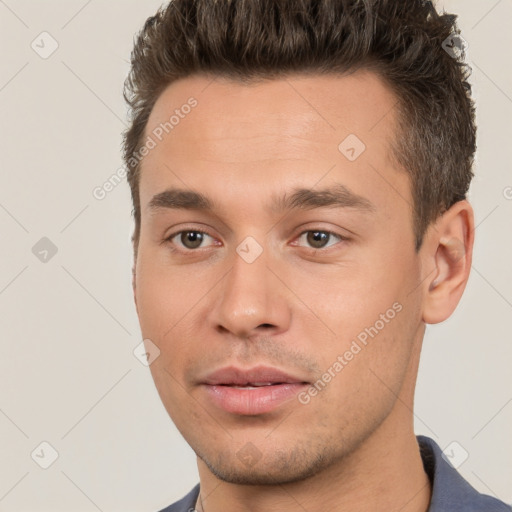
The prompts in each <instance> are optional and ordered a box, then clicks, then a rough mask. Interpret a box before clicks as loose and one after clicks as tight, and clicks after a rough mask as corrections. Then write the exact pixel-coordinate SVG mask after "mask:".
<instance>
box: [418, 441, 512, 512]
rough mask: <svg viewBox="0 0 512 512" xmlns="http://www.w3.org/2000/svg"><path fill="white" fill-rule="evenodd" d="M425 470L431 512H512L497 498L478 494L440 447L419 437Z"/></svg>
mask: <svg viewBox="0 0 512 512" xmlns="http://www.w3.org/2000/svg"><path fill="white" fill-rule="evenodd" d="M417 439H418V444H419V446H420V452H421V457H422V459H423V465H424V467H425V471H426V473H427V474H428V476H429V478H430V481H431V483H432V498H431V502H430V507H429V510H428V512H457V511H460V512H462V511H464V512H512V508H511V507H510V506H509V505H507V504H505V503H503V502H502V501H500V500H497V499H496V498H493V497H491V496H487V495H485V494H481V493H479V492H478V491H477V490H476V489H474V488H473V487H472V486H471V485H470V484H469V483H468V482H467V481H466V480H464V478H462V476H461V475H460V474H459V473H458V472H457V470H456V469H455V468H454V467H453V466H452V465H451V464H450V463H449V462H447V460H446V459H445V457H444V456H443V452H442V451H441V448H440V447H439V446H438V445H437V443H436V442H435V441H433V440H432V439H430V438H428V437H424V436H417Z"/></svg>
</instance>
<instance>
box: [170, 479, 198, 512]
mask: <svg viewBox="0 0 512 512" xmlns="http://www.w3.org/2000/svg"><path fill="white" fill-rule="evenodd" d="M198 496H199V484H197V485H196V486H195V487H194V488H193V489H192V490H191V491H190V492H189V493H188V494H187V495H186V496H185V497H184V498H182V499H181V500H179V501H177V502H176V503H173V504H172V505H169V506H168V507H166V508H164V509H162V510H160V512H194V511H195V510H196V508H195V506H196V501H197V497H198Z"/></svg>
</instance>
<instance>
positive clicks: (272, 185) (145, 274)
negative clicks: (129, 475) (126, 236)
mask: <svg viewBox="0 0 512 512" xmlns="http://www.w3.org/2000/svg"><path fill="white" fill-rule="evenodd" d="M190 96H194V97H195V98H196V99H197V101H198V105H197V107H195V108H194V109H193V110H192V111H191V113H189V114H188V115H187V116H186V117H185V118H184V119H182V120H180V123H179V125H177V126H175V128H174V129H173V130H172V131H171V132H170V133H169V135H167V136H166V137H164V138H163V140H162V141H161V142H160V143H159V144H158V145H157V146H156V147H155V148H154V149H152V150H151V151H150V153H149V154H148V155H147V156H146V157H145V158H144V161H143V163H142V173H141V181H140V201H141V210H142V215H141V232H140V240H139V243H138V255H137V260H136V262H135V268H134V272H135V274H134V296H135V302H136V306H137V312H138V315H139V320H140V325H141V330H142V334H143V337H144V338H148V339H151V340H152V342H153V343H154V344H156V345H157V346H158V347H159V349H160V351H161V352H160V356H159V357H158V358H157V359H156V360H155V361H154V362H153V363H152V364H151V367H150V368H151V372H152V375H153V378H154V381H155V384H156V387H157V389H158V392H159V394H160V397H161V399H162V401H163V404H164V405H165V407H166V409H167V411H168V413H169V415H170V416H171V418H172V420H173V421H174V422H175V424H176V426H177V428H178V429H179V430H180V432H181V433H182V435H183V436H184V438H185V439H186V441H187V442H188V443H189V444H190V446H191V447H192V448H193V449H194V451H195V452H196V454H197V456H198V458H197V462H198V468H199V475H200V483H201V497H202V503H201V502H200V501H199V502H198V505H197V508H198V510H201V509H202V508H204V510H206V511H208V512H210V511H211V512H215V511H224V512H225V511H235V510H236V511H237V510H247V511H254V512H256V511H258V512H259V511H266V512H268V511H277V510H279V511H288V510H290V511H291V510H293V511H296V510H302V509H305V510H308V511H309V512H313V511H325V510H333V511H341V510H343V511H351V512H357V511H368V510H397V511H398V510H400V511H401V512H413V511H414V512H419V511H422V512H424V511H426V510H427V509H428V505H429V500H430V493H431V489H430V483H429V481H428V478H427V476H426V474H425V473H424V470H423V466H422V462H421V458H420V455H419V452H418V445H417V442H416V438H415V435H414V431H413V414H412V408H413V397H414V387H415V381H416V375H417V369H418V361H419V355H420V349H421V343H422V340H423V336H424V332H425V325H426V324H427V323H437V322H441V321H443V320H444V319H446V318H448V317H449V316H450V314H451V313H452V312H453V310H454V309H455V307H456V305H457V303H458V301H459V299H460V297H461V295H462V292H463V290H464V287H465V285H466V282H467V279H468V274H469V270H470V267H471V252H472V245H473V230H474V224H473V222H474V221H473V213H472V209H471V206H470V205H469V204H468V203H467V202H466V201H461V202H459V203H456V204H455V205H454V206H453V207H452V208H451V209H449V210H448V211H447V212H446V213H444V214H443V215H442V216H440V217H439V218H438V219H437V221H436V222H435V223H433V224H432V225H431V226H430V227H429V229H428V231H427V233H426V235H425V237H424V240H423V245H422V247H421V249H420V250H419V251H418V252H417V251H415V248H414V232H413V222H412V206H411V205H412V201H413V200H412V194H411V185H410V182H409V179H408V176H407V174H406V172H405V171H404V170H402V169H399V168H398V166H397V164H396V163H395V162H394V160H393V158H392V155H391V151H390V145H391V143H392V141H393V137H394V136H395V134H396V117H395V111H394V109H393V107H394V105H395V103H396V97H395V96H394V95H393V93H392V92H391V91H390V90H389V89H388V87H387V86H386V85H385V84H384V83H383V82H382V81H381V80H380V79H379V78H378V77H377V76H376V75H374V74H372V73H370V72H363V71H358V72H357V73H354V74H350V75H345V76H318V75H313V76H311V75H310V76H299V75H297V76H291V77H288V78H287V79H279V80H273V81H261V82H258V83H256V84H252V85H242V84H240V83H236V82H234V81H229V80H226V79H221V78H219V77H217V78H216V79H215V80H213V81H212V79H211V78H209V77H206V76H199V75H198V76H193V77H188V78H186V79H182V80H179V81H177V82H175V83H173V84H171V85H170V86H169V87H168V88H167V89H166V90H165V91H164V92H163V93H162V94H161V96H160V97H159V99H158V100H157V102H156V104H155V106H154V109H153V111H152V113H151V116H150V119H149V121H148V125H147V130H146V136H147V135H148V134H150V133H151V130H152V129H153V128H154V127H156V126H158V125H159V123H161V122H164V121H166V120H167V119H168V118H169V116H170V115H171V114H172V113H173V112H174V110H175V109H176V108H179V107H180V106H181V105H183V104H184V103H186V101H187V99H188V98H189V97H190ZM349 134H356V135H357V137H358V138H359V139H360V140H362V141H363V142H364V144H365V145H366V150H365V151H364V152H363V153H362V154H361V155H360V156H359V158H357V159H356V160H355V161H354V162H351V161H349V160H348V159H347V158H345V156H344V155H343V154H342V153H341V152H340V151H339V150H338V145H339V144H340V142H342V141H343V140H344V139H345V138H346V137H347V135H349ZM339 185H343V186H344V187H346V188H347V189H348V190H349V191H350V192H352V193H353V194H357V195H358V196H361V197H363V198H365V199H366V200H367V201H368V202H369V203H371V205H372V208H371V210H365V209H359V208H355V207H346V206H345V207H317V208H309V209H304V208H303V209H295V210H289V211H288V210H285V211H277V210H276V209H275V208H272V206H271V202H270V200H271V198H273V197H281V196H283V195H284V194H291V193H292V192H293V190H294V189H296V188H304V189H309V190H320V189H324V188H328V189H329V188H330V189H333V188H334V187H336V186H339ZM169 188H180V189H183V190H191V191H195V192H201V193H202V194H204V195H205V196H207V197H208V198H210V200H211V201H212V202H213V203H214V205H215V208H214V209H213V210H212V211H202V210H200V209H192V210H189V209H182V208H181V209H180V208H163V207H161V208H157V209H151V208H150V207H149V203H150V201H151V200H152V198H153V197H154V196H155V195H156V194H159V193H161V192H162V191H165V190H167V189H169ZM180 230H181V231H186V230H188V231H205V232H207V233H208V236H205V237H204V239H203V242H202V245H201V246H200V248H198V249H193V248H191V249H188V248H187V247H185V246H184V245H182V243H183V240H182V239H181V238H180V236H175V237H174V238H172V239H171V240H166V239H168V237H169V236H170V235H171V234H174V233H176V232H179V231H180ZM308 230H309V231H314V232H317V231H326V232H333V233H335V235H338V236H340V237H343V238H338V237H337V236H333V237H331V238H329V237H328V236H327V242H326V247H324V248H322V247H318V246H317V248H316V249H315V248H312V247H311V244H310V241H311V239H310V238H308ZM303 233H305V234H303ZM248 236H251V237H253V238H254V239H255V240H256V241H257V242H258V244H259V245H260V246H261V248H262V250H263V252H262V253H261V255H260V256H259V257H258V258H257V259H256V260H255V261H254V262H252V263H247V262H246V261H245V260H244V259H243V258H241V257H240V256H239V254H238V253H237V252H236V248H237V246H238V245H239V244H240V243H241V242H242V241H243V240H244V239H245V238H246V237H248ZM324 238H325V237H324ZM180 241H181V243H180ZM186 242H187V240H186V239H185V243H186ZM397 303H398V304H399V305H400V306H401V310H400V312H399V313H397V314H396V315H395V316H394V318H393V319H392V320H390V321H389V322H387V323H386V324H385V327H384V328H382V329H381V330H379V332H378V334H377V335H376V336H375V337H374V338H372V339H370V340H369V341H368V344H367V345H366V346H364V348H363V349H362V350H361V351H360V352H359V353H358V354H357V355H356V356H354V357H353V359H351V360H350V361H348V362H347V364H346V366H344V367H343V370H342V371H340V372H339V373H337V374H336V376H335V377H334V378H332V379H331V381H330V382H329V383H328V385H327V386H326V387H325V388H324V389H323V390H322V391H321V392H319V393H317V395H316V396H314V397H312V398H311V400H310V402H309V403H308V404H306V405H304V404H302V403H300V401H299V400H297V399H296V398H295V397H294V399H293V400H290V401H288V402H286V403H285V404H283V405H281V406H280V407H278V408H277V409H275V410H274V411H272V412H270V413H265V414H260V415H255V416H244V415H237V414H231V413H227V412H226V411H224V410H222V409H220V408H218V407H216V406H215V405H214V404H212V401H211V400H209V398H208V396H207V394H206V393H205V391H204V389H203V388H202V387H201V386H200V385H199V384H198V382H199V380H200V379H201V378H203V377H204V376H205V375H206V374H208V373H209V372H211V371H213V370H217V369H219V368H221V367H225V366H228V365H233V366H239V367H242V368H250V367H254V366H257V365H261V364H263V365H267V366H274V367H277V368H280V369H282V370H283V371H285V372H287V373H289V374H291V375H294V376H298V377H300V378H301V379H302V380H303V381H306V382H311V383H313V382H315V381H317V380H318V379H319V378H321V377H322V375H323V374H324V373H325V372H326V371H327V369H328V368H330V367H332V365H333V363H334V362H335V361H336V360H337V357H338V356H339V355H343V354H344V353H345V352H346V351H347V350H349V349H350V346H351V343H352V342H353V340H355V339H356V337H357V336H358V334H360V333H361V332H362V331H363V330H364V329H365V328H368V327H370V326H374V325H375V324H376V321H377V320H379V318H381V317H380V315H381V314H385V312H386V311H387V310H389V309H390V308H392V306H393V304H397ZM248 443H251V445H252V447H251V450H253V452H254V453H255V459H257V462H256V463H253V464H250V465H249V464H247V463H244V461H243V460H242V458H241V457H240V456H237V454H239V453H240V450H243V449H244V447H245V450H247V446H248ZM251 445H249V446H251ZM241 453H243V451H242V452H241ZM302 507H303V508H302Z"/></svg>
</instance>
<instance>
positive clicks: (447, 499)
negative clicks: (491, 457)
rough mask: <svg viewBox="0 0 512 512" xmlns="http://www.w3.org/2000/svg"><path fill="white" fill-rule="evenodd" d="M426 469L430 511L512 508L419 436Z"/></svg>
mask: <svg viewBox="0 0 512 512" xmlns="http://www.w3.org/2000/svg"><path fill="white" fill-rule="evenodd" d="M417 439H418V444H419V446H420V453H421V458H422V460H423V466H424V467H425V472H426V473H427V475H428V476H429V478H430V481H431V483H432V497H431V500H430V507H429V508H428V512H512V507H510V506H509V505H506V504H505V503H503V502H502V501H499V500H497V499H496V498H492V497H491V496H486V495H485V494H480V493H479V492H478V491H477V490H475V489H474V488H473V487H471V485H469V483H468V482H466V480H464V479H463V478H462V477H461V476H460V475H459V473H458V472H457V471H456V470H455V469H454V468H453V467H452V466H451V465H450V464H449V463H448V462H447V461H446V460H445V459H444V458H443V454H442V451H441V448H439V446H438V445H437V444H436V443H435V441H433V440H432V439H430V438H428V437H424V436H417ZM198 495H199V484H197V485H196V486H195V487H194V488H193V489H192V490H191V491H190V492H189V493H188V494H187V495H186V496H185V497H184V498H183V499H181V500H180V501H178V502H176V503H174V504H173V505H170V506H169V507H167V508H165V509H163V510H161V511H160V512H193V511H194V510H195V504H196V500H197V497H198Z"/></svg>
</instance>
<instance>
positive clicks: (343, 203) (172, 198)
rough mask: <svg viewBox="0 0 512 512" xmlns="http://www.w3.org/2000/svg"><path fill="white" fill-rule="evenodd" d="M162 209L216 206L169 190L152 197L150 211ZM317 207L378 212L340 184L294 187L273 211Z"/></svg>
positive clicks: (275, 203) (195, 194)
mask: <svg viewBox="0 0 512 512" xmlns="http://www.w3.org/2000/svg"><path fill="white" fill-rule="evenodd" d="M163 208H165V209H167V208H169V209H183V210H203V211H212V210H214V209H215V205H214V202H213V201H212V200H211V199H209V198H208V197H207V196H205V195H204V194H201V193H200V192H196V191H193V190H183V189H177V188H169V189H167V190H164V191H163V192H160V193H158V194H156V195H155V196H153V198H152V199H151V201H150V202H149V204H148V210H149V211H150V212H153V213H156V212H157V211H158V210H160V209H163ZM315 208H353V209H356V210H360V211H363V212H374V211H375V206H374V205H373V204H372V203H371V202H370V201H369V200H368V199H366V198H365V197H362V196H360V195H358V194H355V193H354V192H352V191H351V190H349V189H348V188H347V187H346V186H344V185H341V184H336V185H334V186H332V187H329V188H325V189H321V190H311V189H307V188H295V189H294V190H293V191H292V192H291V193H285V194H283V195H282V196H273V197H272V201H271V210H272V211H273V212H276V213H280V212H283V211H285V210H296V209H303V210H309V209H315Z"/></svg>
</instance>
